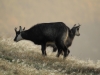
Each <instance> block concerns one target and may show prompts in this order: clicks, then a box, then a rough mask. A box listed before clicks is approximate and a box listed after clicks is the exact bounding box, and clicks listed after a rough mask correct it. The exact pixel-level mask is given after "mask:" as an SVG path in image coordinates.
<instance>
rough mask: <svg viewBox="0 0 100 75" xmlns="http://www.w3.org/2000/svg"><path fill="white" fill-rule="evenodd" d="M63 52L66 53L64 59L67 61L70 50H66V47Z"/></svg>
mask: <svg viewBox="0 0 100 75" xmlns="http://www.w3.org/2000/svg"><path fill="white" fill-rule="evenodd" d="M63 52H64V57H63V59H65V58H66V57H67V56H68V54H69V50H68V49H67V48H66V46H65V47H64V48H63Z"/></svg>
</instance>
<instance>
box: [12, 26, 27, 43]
mask: <svg viewBox="0 0 100 75" xmlns="http://www.w3.org/2000/svg"><path fill="white" fill-rule="evenodd" d="M24 30H25V27H24V29H22V27H21V26H20V27H19V31H17V28H15V33H16V36H15V38H14V41H16V42H18V41H20V40H22V39H23V38H22V36H21V33H22V31H24Z"/></svg>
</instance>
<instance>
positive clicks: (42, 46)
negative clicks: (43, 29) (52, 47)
mask: <svg viewBox="0 0 100 75" xmlns="http://www.w3.org/2000/svg"><path fill="white" fill-rule="evenodd" d="M41 51H42V55H43V56H46V55H47V53H46V44H42V45H41Z"/></svg>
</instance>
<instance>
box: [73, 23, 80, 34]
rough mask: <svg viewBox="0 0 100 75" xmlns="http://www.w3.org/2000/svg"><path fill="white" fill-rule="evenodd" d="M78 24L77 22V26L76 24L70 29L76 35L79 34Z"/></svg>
mask: <svg viewBox="0 0 100 75" xmlns="http://www.w3.org/2000/svg"><path fill="white" fill-rule="evenodd" d="M80 26H81V25H80V24H78V26H76V24H75V25H74V26H73V27H72V29H71V31H72V33H73V34H74V35H76V36H80V33H79V28H80Z"/></svg>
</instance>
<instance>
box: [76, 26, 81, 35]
mask: <svg viewBox="0 0 100 75" xmlns="http://www.w3.org/2000/svg"><path fill="white" fill-rule="evenodd" d="M75 35H76V36H80V33H79V26H77V27H76V30H75Z"/></svg>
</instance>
